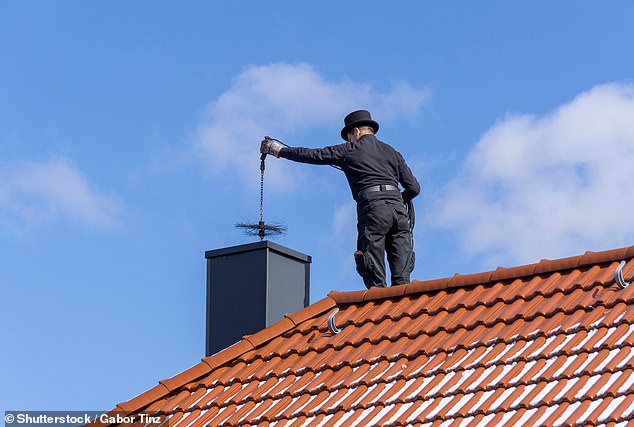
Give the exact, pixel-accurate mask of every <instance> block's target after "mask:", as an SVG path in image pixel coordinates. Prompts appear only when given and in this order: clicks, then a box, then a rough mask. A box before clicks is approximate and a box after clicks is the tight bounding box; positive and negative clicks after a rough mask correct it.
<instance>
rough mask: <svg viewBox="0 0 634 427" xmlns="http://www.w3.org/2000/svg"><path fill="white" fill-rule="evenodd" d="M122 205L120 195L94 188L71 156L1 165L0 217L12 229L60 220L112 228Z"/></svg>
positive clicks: (18, 230) (16, 229)
mask: <svg viewBox="0 0 634 427" xmlns="http://www.w3.org/2000/svg"><path fill="white" fill-rule="evenodd" d="M120 208H121V206H120V202H119V200H118V199H117V198H115V197H113V196H106V195H102V194H99V193H97V192H96V191H94V190H93V189H92V188H91V186H90V183H89V182H88V180H87V179H86V178H85V177H84V176H83V174H82V173H81V171H80V170H79V169H78V168H77V167H76V166H75V165H73V164H72V163H71V162H70V161H69V160H68V159H65V158H62V157H58V158H51V159H50V160H48V161H44V162H22V163H20V164H14V165H11V166H8V165H5V166H3V167H0V220H1V221H2V222H3V223H4V224H5V225H6V226H7V227H9V228H10V229H12V230H13V231H16V232H20V231H22V230H23V229H25V228H29V227H31V226H34V225H37V224H42V223H46V222H50V221H55V220H60V219H67V220H71V221H73V222H77V223H81V224H83V225H89V226H97V227H110V226H113V225H115V224H116V223H117V215H118V214H119V212H120Z"/></svg>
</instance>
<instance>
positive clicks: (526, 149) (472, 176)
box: [433, 83, 634, 264]
mask: <svg viewBox="0 0 634 427" xmlns="http://www.w3.org/2000/svg"><path fill="white" fill-rule="evenodd" d="M633 165H634V86H633V85H627V84H616V83H613V84H605V85H601V86H597V87H595V88H593V89H592V90H590V91H588V92H585V93H582V94H580V95H579V96H577V97H576V98H575V99H574V100H572V101H571V102H569V103H567V104H565V105H563V106H561V107H559V108H558V109H557V110H555V111H554V112H553V113H551V114H549V115H547V116H545V117H535V116H530V115H512V116H508V117H506V118H504V119H503V120H501V121H500V122H499V123H497V124H495V125H494V126H493V127H492V128H491V129H489V131H488V132H486V134H485V135H484V136H483V137H482V138H481V139H480V141H479V142H478V143H477V144H476V146H475V147H474V148H473V150H472V151H471V152H470V153H469V155H468V157H467V161H466V163H465V165H464V168H463V170H462V173H461V174H460V176H459V177H458V178H456V179H455V180H454V181H453V182H451V183H450V184H449V185H448V187H447V188H446V191H445V195H444V196H443V197H442V199H441V200H440V201H439V203H438V204H437V205H436V208H435V211H434V213H433V216H434V218H436V221H437V224H439V225H441V226H443V227H446V228H449V229H453V230H455V231H456V232H457V233H458V234H459V236H460V237H461V240H462V244H463V247H464V249H465V251H467V252H468V253H470V254H474V255H480V256H484V257H485V258H489V259H490V260H491V261H495V262H499V263H505V264H506V263H514V262H536V261H538V260H539V259H540V258H546V257H547V258H555V257H562V256H569V255H576V254H579V253H583V252H584V251H585V250H603V249H610V248H615V247H619V246H627V245H631V244H634V220H633V217H632V201H633V200H634V166H633Z"/></svg>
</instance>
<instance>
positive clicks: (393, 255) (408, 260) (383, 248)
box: [355, 200, 415, 289]
mask: <svg viewBox="0 0 634 427" xmlns="http://www.w3.org/2000/svg"><path fill="white" fill-rule="evenodd" d="M357 231H358V237H357V251H360V252H361V253H362V254H359V252H356V253H355V263H356V266H357V272H358V273H359V274H360V275H361V277H362V278H363V282H364V283H365V286H366V287H367V288H368V289H369V288H370V287H372V286H379V287H385V286H386V277H385V276H386V275H385V255H386V254H387V262H388V264H389V267H390V274H391V278H390V279H391V284H392V286H394V285H402V284H405V283H410V277H409V276H410V273H411V272H412V270H414V262H415V259H414V251H413V248H412V236H411V233H410V229H409V217H408V215H407V210H406V209H405V206H404V205H403V204H401V203H396V202H394V201H393V200H374V201H372V202H369V203H365V204H363V205H358V206H357Z"/></svg>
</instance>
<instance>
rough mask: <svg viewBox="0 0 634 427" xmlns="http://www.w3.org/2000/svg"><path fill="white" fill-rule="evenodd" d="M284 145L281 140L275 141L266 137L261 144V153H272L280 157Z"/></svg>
mask: <svg viewBox="0 0 634 427" xmlns="http://www.w3.org/2000/svg"><path fill="white" fill-rule="evenodd" d="M282 148H283V146H282V144H280V143H279V142H275V141H274V140H272V139H271V138H266V137H265V138H264V139H263V140H262V143H261V144H260V153H262V154H272V155H274V156H275V157H278V158H279V157H280V151H281V150H282Z"/></svg>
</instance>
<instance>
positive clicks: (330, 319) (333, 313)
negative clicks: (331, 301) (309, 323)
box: [328, 308, 342, 335]
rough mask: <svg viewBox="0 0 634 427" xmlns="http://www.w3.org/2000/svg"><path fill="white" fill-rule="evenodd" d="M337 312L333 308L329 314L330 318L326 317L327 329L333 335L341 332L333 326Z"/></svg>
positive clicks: (337, 310) (336, 309)
mask: <svg viewBox="0 0 634 427" xmlns="http://www.w3.org/2000/svg"><path fill="white" fill-rule="evenodd" d="M337 312H339V309H338V308H335V309H334V311H333V312H332V313H330V316H328V329H330V332H332V333H333V334H335V335H336V334H338V333H339V332H341V331H342V330H341V329H339V328H338V327H337V325H335V314H337Z"/></svg>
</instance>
